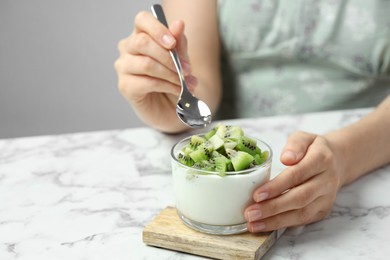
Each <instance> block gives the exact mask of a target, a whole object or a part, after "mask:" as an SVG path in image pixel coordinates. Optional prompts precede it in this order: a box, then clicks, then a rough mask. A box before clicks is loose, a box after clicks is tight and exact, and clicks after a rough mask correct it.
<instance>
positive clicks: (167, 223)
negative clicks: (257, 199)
mask: <svg viewBox="0 0 390 260" xmlns="http://www.w3.org/2000/svg"><path fill="white" fill-rule="evenodd" d="M281 233H282V232H280V231H279V232H278V231H273V232H267V233H259V234H251V233H244V234H238V235H228V236H217V235H208V234H203V233H200V232H197V231H194V230H192V229H190V228H188V227H187V226H185V225H184V224H183V223H182V221H181V220H180V218H179V216H178V215H177V214H176V209H175V208H174V207H167V208H165V209H164V210H163V211H161V212H160V214H159V215H158V216H157V217H156V218H155V219H153V220H152V221H151V222H150V223H149V224H148V225H147V226H146V227H145V228H144V230H143V241H144V243H145V244H147V245H151V246H157V247H162V248H167V249H171V250H176V251H181V252H186V253H190V254H194V255H200V256H206V257H211V258H215V259H248V260H249V259H250V260H253V259H260V258H261V257H262V256H263V255H264V254H265V253H266V252H267V251H268V249H269V248H270V247H271V246H272V245H273V244H274V243H275V241H276V240H277V238H278V237H279V236H280V235H281Z"/></svg>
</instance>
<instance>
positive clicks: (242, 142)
mask: <svg viewBox="0 0 390 260" xmlns="http://www.w3.org/2000/svg"><path fill="white" fill-rule="evenodd" d="M236 149H237V150H239V151H243V152H247V153H249V154H250V155H252V156H254V155H255V154H256V153H257V152H256V150H257V149H259V150H260V148H259V147H257V142H256V140H254V139H252V138H249V137H247V136H242V137H240V138H239V139H238V140H237V145H236Z"/></svg>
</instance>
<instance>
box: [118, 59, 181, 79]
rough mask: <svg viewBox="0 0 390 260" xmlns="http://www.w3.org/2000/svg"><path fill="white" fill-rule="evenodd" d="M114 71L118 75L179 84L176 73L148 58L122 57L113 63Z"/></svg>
mask: <svg viewBox="0 0 390 260" xmlns="http://www.w3.org/2000/svg"><path fill="white" fill-rule="evenodd" d="M115 69H116V71H117V72H118V73H120V74H133V75H144V76H150V77H155V78H159V79H163V80H166V81H169V82H171V83H173V84H177V85H179V84H180V81H179V78H178V76H177V72H176V71H172V70H170V69H168V68H167V67H165V66H164V65H163V64H161V63H160V62H158V61H156V60H155V59H153V58H151V57H149V56H140V55H136V56H132V55H123V56H122V57H121V58H120V59H118V60H117V61H116V62H115Z"/></svg>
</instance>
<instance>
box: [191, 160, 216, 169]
mask: <svg viewBox="0 0 390 260" xmlns="http://www.w3.org/2000/svg"><path fill="white" fill-rule="evenodd" d="M192 167H194V168H196V169H199V170H204V171H215V166H214V165H213V164H212V163H211V162H209V161H207V160H204V161H199V162H196V163H194V165H192Z"/></svg>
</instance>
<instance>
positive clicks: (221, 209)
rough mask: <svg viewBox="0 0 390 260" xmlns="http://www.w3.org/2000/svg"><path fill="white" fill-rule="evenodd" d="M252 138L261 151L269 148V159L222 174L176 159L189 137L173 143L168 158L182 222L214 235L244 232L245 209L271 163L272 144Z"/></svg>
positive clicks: (265, 178) (268, 174) (250, 202)
mask: <svg viewBox="0 0 390 260" xmlns="http://www.w3.org/2000/svg"><path fill="white" fill-rule="evenodd" d="M251 138H253V137H251ZM253 139H255V140H256V141H257V146H258V147H259V148H260V149H261V150H262V151H268V153H269V156H268V159H267V160H266V161H265V162H264V163H263V164H261V165H258V166H255V167H253V168H250V169H247V170H242V171H238V172H226V175H225V176H221V175H219V174H218V172H213V171H205V170H200V169H196V168H192V167H189V166H186V165H184V164H182V163H181V162H180V161H179V160H178V159H177V155H178V153H179V152H180V150H181V149H182V148H183V147H184V146H186V145H187V144H188V143H189V142H190V137H188V138H185V139H183V140H181V141H179V142H178V143H177V144H176V145H174V146H173V148H172V150H171V161H172V176H173V184H174V189H175V200H176V210H177V214H178V215H179V217H180V218H181V220H182V221H183V222H184V224H185V225H187V226H188V227H190V228H192V229H194V230H197V231H200V232H203V233H208V234H215V235H231V234H239V233H244V232H246V231H247V227H246V221H245V219H244V210H245V208H246V207H247V206H249V205H250V204H252V203H254V201H253V198H252V195H253V192H254V191H255V189H256V188H258V187H259V186H261V185H262V184H264V183H265V182H267V181H268V180H269V179H270V175H271V164H272V149H271V147H270V146H269V145H267V144H266V143H264V142H263V141H261V140H258V139H256V138H253Z"/></svg>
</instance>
